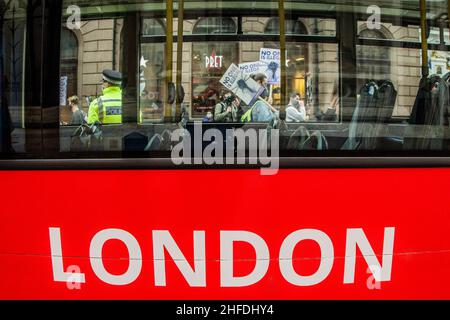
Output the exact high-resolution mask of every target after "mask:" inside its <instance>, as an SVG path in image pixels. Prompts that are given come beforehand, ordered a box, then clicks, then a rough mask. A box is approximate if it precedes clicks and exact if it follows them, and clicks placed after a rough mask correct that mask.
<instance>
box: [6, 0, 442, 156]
mask: <svg viewBox="0 0 450 320" xmlns="http://www.w3.org/2000/svg"><path fill="white" fill-rule="evenodd" d="M168 3H169V4H170V3H171V2H166V1H162V0H161V1H152V2H148V1H147V2H146V1H141V0H135V1H126V2H123V1H115V0H108V1H96V0H94V1H90V2H87V1H82V2H79V3H78V2H76V1H72V0H65V1H63V2H62V5H61V6H60V7H59V8H58V9H57V10H58V12H59V16H58V19H55V20H50V21H45V22H46V23H47V24H45V25H46V26H50V29H51V31H52V32H53V33H54V34H55V35H56V36H57V41H53V42H52V40H51V39H49V40H48V41H49V43H48V44H47V43H43V44H40V43H39V41H38V40H39V39H40V38H39V32H42V34H47V33H48V32H47V31H44V30H43V29H42V28H43V27H42V28H41V29H38V28H36V27H34V29H33V30H40V31H35V32H34V33H32V32H26V31H27V28H32V27H33V26H32V25H31V24H27V23H25V22H26V12H27V11H26V9H27V7H28V4H27V3H25V2H21V3H20V4H19V7H18V8H13V10H12V9H11V8H9V7H8V6H6V4H5V8H4V14H3V16H4V17H3V28H2V35H3V37H2V39H3V40H2V48H1V49H2V59H3V60H2V105H3V106H5V107H2V113H1V115H2V116H1V121H2V130H1V141H2V156H4V157H9V156H6V154H7V153H8V152H9V153H16V154H20V153H27V152H31V154H29V155H26V156H27V157H31V158H35V157H47V156H51V157H54V158H58V157H68V158H71V157H82V158H83V157H94V158H96V157H107V158H108V157H112V158H117V157H124V156H126V157H149V158H152V157H156V158H170V156H171V151H172V150H173V147H174V145H175V144H176V142H175V141H172V134H173V133H174V132H175V130H177V129H181V130H187V132H193V131H192V130H193V128H194V124H196V123H199V124H201V126H202V132H203V131H206V130H208V129H217V130H219V131H220V132H221V133H225V132H226V129H238V128H240V129H243V130H247V129H249V130H250V129H252V130H253V129H254V130H256V131H257V132H262V131H261V130H266V129H267V130H268V129H277V130H279V143H278V148H279V150H280V154H281V155H282V157H299V156H304V155H311V154H315V155H318V156H326V155H329V154H330V153H332V154H335V155H336V154H337V155H354V154H358V155H359V154H380V155H388V154H396V155H398V154H401V155H405V154H411V151H418V152H420V151H423V150H427V151H433V152H442V153H443V154H446V152H447V151H448V143H447V140H448V129H449V128H448V122H449V121H448V114H449V112H450V111H449V110H450V107H449V105H448V101H447V100H448V99H447V100H446V98H445V97H447V96H448V95H449V94H450V93H449V92H448V83H449V79H448V78H450V56H449V54H448V52H449V48H450V47H449V43H448V41H449V40H448V37H449V34H448V16H447V12H448V8H447V4H446V3H444V2H432V3H428V2H427V3H426V7H424V8H422V10H421V7H420V6H419V1H416V2H408V3H405V2H402V3H396V4H388V3H385V2H383V3H381V2H377V3H375V4H374V5H370V6H369V5H367V4H364V3H363V2H357V3H354V4H353V5H348V4H341V3H337V2H335V1H316V2H315V3H314V4H313V5H312V4H311V3H310V2H309V1H285V2H283V3H284V5H283V6H280V7H279V2H278V1H257V2H249V3H246V2H243V3H239V5H238V4H237V2H234V1H220V2H217V3H216V2H211V1H186V2H185V3H184V5H183V6H182V7H180V8H178V4H177V2H176V1H175V3H174V5H171V6H168V5H167V4H168ZM22 7H23V8H22ZM169 7H170V8H169ZM36 10H37V11H36V12H35V13H33V14H34V15H36V17H37V18H36V19H35V20H34V21H38V22H39V21H40V23H41V25H43V24H42V23H43V22H44V20H42V19H47V17H44V18H42V17H41V16H40V15H39V14H38V13H39V12H38V11H39V10H44V8H40V9H36ZM52 10H56V9H52ZM39 19H41V20H39ZM11 28H12V29H14V30H15V31H14V32H11V31H10V30H12V29H11ZM8 30H9V31H8ZM46 32H47V33H46ZM42 34H41V35H42ZM27 37H29V39H28V38H27ZM49 37H50V36H49ZM28 40H30V41H28ZM11 41H13V42H15V43H16V44H17V45H16V46H15V47H14V48H12V47H11V46H10V43H11ZM32 53H33V54H32ZM46 59H47V60H46ZM50 59H51V60H50ZM25 60H27V61H25ZM28 60H29V61H28ZM41 60H42V61H43V62H42V61H41ZM55 61H59V63H57V64H56V63H55ZM234 66H235V67H237V68H238V70H239V72H238V73H237V74H238V75H239V79H240V80H242V81H240V82H239V85H238V84H237V83H238V82H236V83H234V84H233V85H234V87H229V88H227V87H226V86H225V85H224V83H223V81H222V82H221V80H223V77H224V75H226V74H227V71H229V70H231V68H233V67H234ZM236 79H237V78H235V80H236ZM109 80H110V81H109ZM230 88H231V89H230ZM247 89H249V90H247ZM246 90H247V96H245V94H244V92H246ZM248 94H250V95H251V94H253V96H251V97H250V99H246V98H248ZM55 98H57V99H55ZM424 137H425V139H426V140H427V141H428V142H426V141H425V142H423V141H422V140H420V139H423V138H424ZM224 141H225V138H224ZM417 141H419V142H417ZM434 142H436V143H434ZM234 151H236V150H234ZM418 154H420V153H418ZM17 156H18V157H21V155H17ZM23 156H24V157H25V155H23Z"/></svg>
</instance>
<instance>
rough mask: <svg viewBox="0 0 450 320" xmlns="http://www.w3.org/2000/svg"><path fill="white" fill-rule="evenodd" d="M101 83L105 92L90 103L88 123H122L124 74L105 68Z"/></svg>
mask: <svg viewBox="0 0 450 320" xmlns="http://www.w3.org/2000/svg"><path fill="white" fill-rule="evenodd" d="M100 83H101V84H102V89H103V94H102V95H101V96H100V97H98V98H97V99H95V100H94V101H92V102H91V104H90V105H89V112H88V124H94V123H96V122H100V123H102V124H115V123H122V89H121V85H122V74H121V73H120V72H118V71H115V70H109V69H105V70H103V72H102V81H101V82H100Z"/></svg>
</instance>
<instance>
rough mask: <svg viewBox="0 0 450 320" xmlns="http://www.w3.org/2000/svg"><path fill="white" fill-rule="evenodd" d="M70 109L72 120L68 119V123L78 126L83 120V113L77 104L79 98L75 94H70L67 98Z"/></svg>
mask: <svg viewBox="0 0 450 320" xmlns="http://www.w3.org/2000/svg"><path fill="white" fill-rule="evenodd" d="M67 102H68V104H69V108H70V111H71V112H72V120H70V123H69V125H71V126H79V125H81V124H83V123H84V122H85V120H84V113H83V111H81V109H80V108H79V106H78V103H79V100H78V97H77V96H71V97H69V99H67Z"/></svg>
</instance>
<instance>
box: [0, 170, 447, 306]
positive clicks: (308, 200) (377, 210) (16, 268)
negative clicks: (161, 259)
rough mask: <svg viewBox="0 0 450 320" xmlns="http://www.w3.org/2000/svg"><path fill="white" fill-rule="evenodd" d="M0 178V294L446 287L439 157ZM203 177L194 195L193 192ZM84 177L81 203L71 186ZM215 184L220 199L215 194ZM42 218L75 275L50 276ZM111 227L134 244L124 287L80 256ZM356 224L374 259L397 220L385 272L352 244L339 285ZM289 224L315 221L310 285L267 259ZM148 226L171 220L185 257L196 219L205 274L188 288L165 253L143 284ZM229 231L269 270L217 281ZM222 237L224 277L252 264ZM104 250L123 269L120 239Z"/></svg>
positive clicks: (149, 255) (297, 255)
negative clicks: (322, 244)
mask: <svg viewBox="0 0 450 320" xmlns="http://www.w3.org/2000/svg"><path fill="white" fill-rule="evenodd" d="M0 180H1V181H2V184H1V186H0V194H1V210H2V214H1V216H2V223H1V224H0V237H1V238H0V243H1V245H0V273H1V274H2V275H3V279H2V281H1V282H0V299H170V300H173V299H204V300H209V299H273V300H278V299H280V300H282V299H288V300H297V299H302V300H303V299H306V300H308V299H325V300H328V299H449V298H450V291H449V290H448V286H449V285H450V280H449V277H448V274H447V273H448V270H449V267H450V250H449V248H450V238H449V237H448V225H449V217H450V210H449V206H448V203H447V199H448V198H449V196H450V194H449V190H450V169H439V168H435V169H432V168H427V169H281V170H280V171H279V173H278V174H277V175H273V176H261V175H260V172H259V170H253V169H245V170H139V171H135V170H113V171H108V170H104V171H101V170H99V171H95V170H92V171H76V170H74V171H1V172H0ZM187 181H189V182H190V183H189V188H187V187H186V182H187ZM208 185H210V190H211V191H210V194H209V196H208V198H204V197H203V196H204V194H202V195H200V194H199V193H198V192H197V190H198V189H199V188H204V187H205V186H208ZM287 186H289V187H287ZM86 188H89V190H92V192H91V193H90V196H89V197H88V201H87V202H86V201H83V200H81V198H80V197H78V192H79V191H80V190H85V189H86ZM217 190H221V191H220V192H221V194H220V197H218V196H219V195H216V194H215V193H216V192H217ZM224 194H229V197H228V200H227V201H223V200H219V199H223V198H224V197H223V195H224ZM225 198H226V197H225ZM49 228H59V230H60V236H61V249H62V260H63V264H64V271H66V269H67V268H68V267H69V266H77V267H78V268H79V271H81V272H82V273H84V274H85V282H84V283H80V284H77V285H72V286H70V285H69V284H68V283H65V282H58V281H54V274H53V269H52V268H53V266H52V259H51V255H52V252H51V248H50V239H49ZM109 228H116V229H122V230H125V231H127V232H129V233H130V234H132V235H133V236H134V237H135V239H136V240H137V242H138V243H139V247H140V250H141V252H142V268H141V270H140V273H139V275H138V277H137V278H136V279H135V280H134V281H133V282H131V283H129V284H127V285H111V284H108V283H105V282H104V281H102V280H101V279H99V277H98V276H97V275H96V274H95V272H94V271H93V269H92V266H91V262H90V258H89V247H90V242H91V240H92V238H93V237H94V235H95V234H97V233H98V232H99V231H101V230H104V229H109ZM355 228H360V229H362V230H363V232H364V234H365V235H366V237H367V239H368V241H369V243H370V245H371V247H372V248H373V251H374V252H375V254H376V255H377V259H378V261H380V263H381V261H382V254H383V239H384V231H385V228H395V237H394V248H393V257H392V270H391V279H390V281H382V282H379V283H374V281H373V275H372V273H371V272H370V270H369V269H368V264H367V262H366V260H365V258H364V257H363V255H361V252H360V251H359V250H357V251H356V252H357V255H356V264H355V274H354V283H344V281H343V278H344V263H345V260H346V259H347V258H349V257H346V251H345V250H346V237H347V232H348V230H349V229H355ZM301 229H316V230H320V231H322V232H323V233H325V234H326V235H328V237H329V238H330V239H331V241H332V245H333V248H334V257H333V258H334V261H333V266H332V269H331V271H330V272H329V274H328V275H327V276H326V277H325V279H323V281H321V282H320V283H317V284H314V285H310V286H298V285H293V284H291V283H289V282H288V281H286V279H285V278H284V277H283V275H282V274H281V272H280V266H279V262H280V260H279V252H280V246H281V244H282V242H283V240H284V239H285V238H286V237H287V236H288V235H289V234H291V233H293V232H295V231H296V230H301ZM154 230H167V231H169V232H170V234H171V235H172V237H173V239H174V240H175V242H176V244H177V245H178V247H179V248H180V250H181V251H182V252H183V254H184V256H185V257H186V260H187V261H188V262H189V263H190V265H191V266H193V257H194V253H193V250H194V249H193V234H194V231H204V232H205V248H206V249H205V252H206V255H205V260H206V285H205V286H202V287H192V286H190V285H189V284H188V282H187V281H186V279H185V278H184V277H183V274H182V273H181V272H180V270H179V268H178V267H177V266H176V264H175V263H174V261H172V260H171V256H170V255H168V253H167V252H166V256H165V257H166V261H165V272H166V281H167V282H166V285H165V286H156V285H155V278H154V261H153V252H152V250H153V249H152V232H153V231H154ZM232 230H235V231H248V232H252V233H254V234H257V235H258V236H259V237H260V238H262V239H263V241H264V242H265V243H266V244H267V247H268V249H269V252H270V263H269V267H268V270H267V272H266V273H265V274H264V276H263V277H262V278H261V279H260V280H259V281H258V282H256V283H254V284H252V285H248V286H242V287H223V286H221V282H220V272H221V270H220V259H221V256H220V232H221V231H232ZM233 249H234V256H233V266H234V275H235V276H245V275H247V274H249V273H251V272H252V270H253V269H254V267H255V258H256V255H255V250H254V248H252V246H251V245H249V244H248V243H245V242H236V243H234V247H233ZM320 258H321V250H320V248H319V246H318V245H317V243H315V242H314V241H311V240H307V241H301V242H299V243H298V245H297V246H296V247H295V250H294V252H293V256H292V259H293V261H292V264H293V267H294V269H295V271H296V272H297V273H298V274H301V275H305V276H307V275H311V274H314V273H315V272H316V271H317V268H318V267H319V265H320V261H321V260H320ZM328 258H329V257H328ZM102 262H103V265H104V267H105V269H106V270H107V271H108V272H110V273H111V274H115V275H120V274H123V273H124V272H126V270H127V268H128V266H129V263H130V261H129V253H128V251H127V247H126V246H125V245H124V243H122V242H121V241H119V240H108V241H106V242H105V243H104V246H103V251H102Z"/></svg>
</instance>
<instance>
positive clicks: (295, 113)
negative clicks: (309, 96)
mask: <svg viewBox="0 0 450 320" xmlns="http://www.w3.org/2000/svg"><path fill="white" fill-rule="evenodd" d="M305 119H306V109H305V104H304V103H303V101H302V100H301V98H300V94H298V93H292V94H291V95H290V99H289V104H288V105H287V107H286V122H302V121H305Z"/></svg>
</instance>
